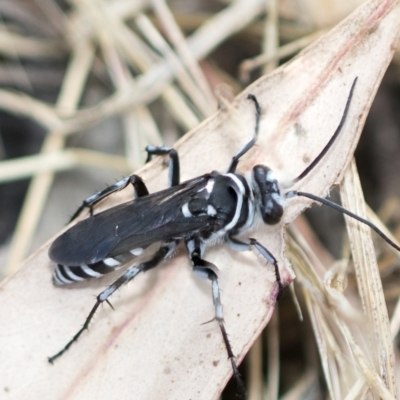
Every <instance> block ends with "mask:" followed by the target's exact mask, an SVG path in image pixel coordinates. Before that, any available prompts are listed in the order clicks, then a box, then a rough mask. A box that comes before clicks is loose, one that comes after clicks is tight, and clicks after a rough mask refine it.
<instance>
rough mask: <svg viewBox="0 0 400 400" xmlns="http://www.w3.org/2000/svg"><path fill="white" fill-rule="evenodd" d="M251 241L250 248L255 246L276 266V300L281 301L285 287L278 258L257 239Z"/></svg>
mask: <svg viewBox="0 0 400 400" xmlns="http://www.w3.org/2000/svg"><path fill="white" fill-rule="evenodd" d="M249 240H250V246H254V247H255V248H256V249H257V251H258V252H259V253H260V254H261V255H262V256H263V257H264V258H265V259H266V260H267V261H268V262H269V263H270V264H272V265H273V266H274V268H275V279H276V283H277V284H278V295H277V296H276V299H277V300H279V299H281V298H282V294H283V285H282V281H281V274H280V273H279V266H278V261H277V260H276V258H275V257H274V256H273V255H272V253H271V252H270V251H268V250H267V249H266V248H265V247H264V246H263V245H262V244H261V243H260V242H258V241H257V240H256V239H252V238H249Z"/></svg>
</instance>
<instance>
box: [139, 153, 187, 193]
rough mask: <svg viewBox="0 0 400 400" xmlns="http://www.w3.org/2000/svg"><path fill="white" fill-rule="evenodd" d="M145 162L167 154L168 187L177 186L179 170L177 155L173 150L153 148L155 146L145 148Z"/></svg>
mask: <svg viewBox="0 0 400 400" xmlns="http://www.w3.org/2000/svg"><path fill="white" fill-rule="evenodd" d="M146 151H147V160H146V162H149V161H150V160H151V156H153V155H157V156H163V155H165V154H169V176H168V185H169V187H172V186H176V185H179V182H180V168H179V155H178V152H177V151H176V150H175V149H172V148H170V147H155V146H147V147H146Z"/></svg>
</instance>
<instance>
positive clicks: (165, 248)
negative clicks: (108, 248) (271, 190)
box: [49, 241, 178, 364]
mask: <svg viewBox="0 0 400 400" xmlns="http://www.w3.org/2000/svg"><path fill="white" fill-rule="evenodd" d="M177 245H178V241H173V242H170V243H165V244H163V245H162V246H161V247H160V249H159V250H158V251H157V252H156V253H155V254H154V255H153V257H152V258H151V259H150V260H148V261H146V262H143V263H141V264H139V265H137V266H132V267H129V268H128V269H127V270H126V271H125V272H124V273H123V274H122V275H121V276H120V277H119V278H118V279H117V280H116V281H115V282H114V283H112V284H111V285H110V286H108V287H107V288H106V289H105V290H103V291H102V292H101V293H100V294H99V295H98V296H97V300H96V304H95V305H94V306H93V308H92V310H91V311H90V313H89V315H88V317H87V318H86V321H85V323H84V324H83V326H82V328H81V329H80V330H79V331H78V332H77V333H76V334H75V336H74V337H73V338H72V339H71V340H70V341H69V342H68V343H67V344H66V345H65V346H64V348H63V349H62V350H60V351H59V352H58V353H57V354H55V355H54V356H52V357H49V363H51V364H53V362H54V360H55V359H56V358H58V357H60V356H62V355H63V354H64V353H65V352H66V351H67V350H68V349H69V348H70V347H71V345H72V344H73V343H74V342H77V341H78V339H79V337H80V336H81V335H82V333H83V332H84V331H85V330H86V329H88V328H89V324H90V322H91V321H92V319H93V316H94V314H95V313H96V311H97V309H98V308H99V306H100V304H102V303H103V302H105V301H106V302H107V303H108V304H109V305H110V306H111V303H110V302H109V301H108V298H109V297H110V296H111V295H112V294H113V293H114V292H115V291H116V290H117V289H119V288H120V287H121V286H123V285H125V284H126V283H128V282H129V281H131V280H132V279H133V278H134V277H135V276H136V275H137V274H139V273H140V272H146V271H148V270H149V269H152V268H155V267H156V266H157V265H158V264H159V263H160V262H161V261H163V260H164V259H165V258H167V257H168V256H169V255H170V254H171V253H172V252H173V251H174V250H175V249H176V247H177ZM111 307H112V306H111Z"/></svg>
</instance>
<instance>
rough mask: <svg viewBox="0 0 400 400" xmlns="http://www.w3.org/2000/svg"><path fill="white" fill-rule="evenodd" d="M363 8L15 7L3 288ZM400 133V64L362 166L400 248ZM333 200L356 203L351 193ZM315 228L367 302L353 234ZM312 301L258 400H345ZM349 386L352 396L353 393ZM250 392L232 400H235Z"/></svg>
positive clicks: (4, 89)
mask: <svg viewBox="0 0 400 400" xmlns="http://www.w3.org/2000/svg"><path fill="white" fill-rule="evenodd" d="M362 2H363V1H361V0H358V1H357V0H324V1H321V0H281V1H278V0H270V1H259V0H248V1H232V2H230V1H228V0H221V1H211V0H210V1H204V0H201V1H199V0H197V1H196V0H185V1H182V0H176V1H169V2H168V3H167V2H166V1H165V0H151V1H150V0H149V1H147V0H114V1H111V0H110V1H105V0H102V1H98V0H82V1H78V0H70V1H54V0H25V1H24V0H2V1H1V2H0V246H1V247H0V261H1V262H0V276H1V277H2V278H4V277H5V276H7V275H9V274H10V273H12V272H13V271H15V270H16V269H17V268H18V265H19V263H20V262H21V261H23V260H24V259H25V258H26V257H27V256H28V255H29V254H30V253H31V252H33V251H34V250H35V249H37V248H38V247H39V246H41V245H42V244H43V243H45V242H46V241H47V240H48V239H50V238H51V237H52V236H53V235H55V234H56V233H57V232H58V231H59V230H60V229H62V228H63V227H64V226H65V224H66V223H67V222H68V220H69V216H70V215H72V214H73V213H74V211H75V210H76V208H77V207H78V206H79V205H80V204H81V202H82V200H83V199H84V198H86V197H88V196H89V195H91V194H92V193H94V192H96V191H99V190H102V189H103V188H104V187H106V186H108V185H109V184H112V183H114V182H115V181H116V180H119V179H121V178H122V177H123V176H126V175H128V174H130V173H132V172H133V171H134V170H136V169H137V168H139V167H140V166H141V165H143V163H144V161H145V152H144V148H145V146H146V145H148V144H154V145H161V144H167V145H172V144H173V143H174V142H175V141H176V140H177V139H178V138H179V137H181V136H182V135H183V134H184V133H185V132H187V131H188V130H190V129H191V128H193V127H195V126H197V125H198V124H199V123H200V122H201V121H202V120H204V119H205V118H206V117H208V116H210V115H212V114H213V113H214V112H216V111H217V109H218V104H219V100H220V99H221V98H225V99H228V100H231V99H233V97H234V96H235V95H236V94H238V93H240V92H241V91H242V90H243V89H244V88H245V87H246V86H247V85H248V84H250V83H251V82H253V81H254V80H255V79H257V78H258V77H260V76H262V75H263V74H265V73H268V72H269V71H272V70H273V69H275V68H276V67H277V66H279V65H280V64H282V63H284V62H286V61H288V60H289V59H290V58H291V57H293V56H295V55H296V54H297V53H298V52H299V51H301V50H302V49H303V48H304V47H306V46H307V45H309V44H310V43H312V42H313V41H315V40H316V39H318V37H320V36H321V35H322V34H324V33H325V32H326V31H327V30H329V29H330V28H331V27H333V26H335V25H336V24H337V23H338V22H340V21H341V20H342V19H343V18H345V17H346V16H347V15H348V14H349V13H350V12H351V11H353V10H354V9H355V8H356V7H357V6H358V5H359V4H361V3H362ZM211 22H212V23H216V25H215V26H216V27H217V28H215V29H213V30H212V31H210V29H207V26H209V24H210V23H211ZM399 126H400V52H399V51H397V52H396V54H395V57H394V59H393V62H392V64H391V66H390V67H389V69H388V71H387V73H386V76H385V77H384V80H383V82H382V85H381V87H380V89H379V91H378V94H377V96H376V99H375V101H374V104H373V106H372V109H371V112H370V114H369V117H368V119H367V123H366V126H365V129H364V132H363V134H362V137H361V140H360V143H359V145H358V148H357V151H356V161H357V166H358V169H359V174H360V178H361V181H362V186H363V190H364V194H365V198H366V202H367V203H368V205H369V206H370V207H371V208H372V209H373V210H374V211H375V212H376V213H377V214H378V216H379V217H380V219H381V221H382V222H383V223H384V224H385V225H386V226H387V227H388V228H389V229H390V231H391V232H392V233H393V235H394V236H395V237H397V238H400V223H399V222H400V202H399V195H400V178H399V174H400V132H399ZM210 169H212V166H211V167H210ZM331 199H333V200H335V201H338V202H340V196H339V194H338V192H337V191H335V190H334V191H333V193H332V195H331ZM305 215H306V219H304V217H301V218H300V219H299V221H297V222H296V224H295V227H296V228H295V229H296V230H298V231H299V232H300V233H301V234H302V235H303V236H304V237H305V238H306V239H307V240H310V242H311V243H312V247H313V249H314V251H315V252H316V253H317V254H320V255H322V259H323V263H324V264H325V265H326V271H327V272H326V273H328V272H332V271H336V270H337V268H339V267H338V266H342V265H345V269H344V270H345V276H346V278H345V281H346V285H345V286H346V287H345V289H346V293H347V296H348V297H351V296H353V295H356V293H357V288H356V282H355V278H354V270H353V268H352V264H351V255H350V254H349V245H348V241H347V235H346V231H345V226H344V221H343V218H342V217H341V216H340V215H338V214H337V213H335V212H334V211H332V212H331V211H330V210H329V209H326V208H322V209H321V207H313V208H312V209H311V210H309V211H307V212H306V213H305ZM294 236H295V235H294ZM376 246H377V254H378V260H379V268H380V273H381V278H382V281H383V289H384V294H385V299H386V302H387V307H388V310H389V316H392V315H394V314H395V313H396V310H397V308H396V305H397V302H398V298H399V294H400V291H399V289H400V285H399V283H398V282H399V279H398V278H399V258H398V257H396V256H394V255H393V254H392V252H390V251H388V250H387V247H386V246H385V245H384V244H382V241H379V240H378V241H377V242H376ZM290 248H291V245H289V250H290ZM289 257H290V256H289ZM291 261H292V263H293V264H294V266H295V264H296V261H295V260H293V259H291ZM340 268H341V267H340ZM296 272H297V271H296ZM325 278H326V275H323V274H322V275H321V276H320V279H321V282H324V279H325ZM296 285H299V288H296V293H297V295H298V300H299V302H300V304H301V308H302V310H303V318H304V321H303V322H300V320H299V315H298V312H297V309H296V307H295V305H294V301H293V297H292V296H291V295H290V294H289V291H287V294H286V295H285V296H284V298H283V300H282V301H281V302H280V304H279V310H277V311H276V313H275V316H274V318H273V320H272V321H271V323H270V325H269V326H268V327H267V330H266V332H265V333H264V334H263V335H262V337H260V339H259V340H258V341H257V343H256V344H255V347H254V348H253V349H252V350H251V351H250V353H249V355H248V356H247V358H246V359H245V361H244V362H243V363H242V365H241V371H242V373H243V375H244V377H245V380H246V385H247V387H249V398H250V399H263V398H274V397H275V398H276V397H279V398H284V399H292V398H307V399H321V398H325V397H329V387H328V386H329V385H327V380H329V379H332V377H330V378H328V377H327V376H326V374H327V372H326V369H324V368H322V367H321V366H320V365H321V364H320V358H319V355H318V351H321V348H320V347H319V346H318V344H317V343H316V340H315V325H313V324H312V323H311V322H310V317H309V316H308V314H307V310H306V307H305V306H304V299H303V295H304V293H303V290H308V289H307V287H306V288H304V287H301V286H302V283H301V282H300V283H295V286H296ZM397 312H398V311H397ZM313 329H314V331H313ZM335 334H337V333H335ZM396 335H397V331H395V334H394V336H396ZM337 340H338V342H340V339H337ZM397 343H398V342H396V351H397ZM336 379H338V380H339V381H338V385H339V386H340V387H341V388H343V389H341V390H342V392H341V393H347V392H346V390H349V388H350V387H351V384H349V383H348V382H347V383H346V382H345V381H346V380H345V379H344V377H343V376H341V375H340V374H338V376H337V377H336ZM234 392H235V388H234V385H233V386H232V385H228V387H227V388H226V390H225V392H224V394H223V396H222V398H223V399H229V398H233V397H232V396H233V395H234ZM358 394H359V395H360V397H357V396H355V397H354V398H363V392H362V393H361V394H360V393H358ZM364 394H365V393H364ZM338 398H340V396H339V397H338ZM343 398H344V397H343Z"/></svg>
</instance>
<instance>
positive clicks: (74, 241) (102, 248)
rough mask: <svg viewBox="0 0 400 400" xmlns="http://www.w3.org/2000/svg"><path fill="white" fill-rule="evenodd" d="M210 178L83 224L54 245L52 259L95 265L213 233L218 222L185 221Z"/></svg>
mask: <svg viewBox="0 0 400 400" xmlns="http://www.w3.org/2000/svg"><path fill="white" fill-rule="evenodd" d="M210 177H211V175H209V174H208V175H203V176H201V177H198V178H195V179H192V180H190V181H186V182H184V183H182V184H180V185H178V186H174V187H171V188H168V189H165V190H162V191H160V192H157V193H154V194H149V195H147V196H143V197H139V198H137V199H135V200H133V201H130V202H127V203H124V204H121V205H119V206H116V207H113V208H110V209H108V210H106V211H104V212H101V213H99V214H96V215H94V216H92V217H90V218H87V219H85V220H83V221H80V222H79V223H77V224H76V225H74V226H72V227H71V228H70V229H69V230H67V231H66V232H65V233H63V234H62V235H61V236H59V237H58V238H57V239H56V240H55V241H54V242H53V244H52V245H51V247H50V249H49V257H50V258H51V259H52V260H53V261H54V262H56V263H57V264H62V265H70V266H79V265H83V264H94V263H96V262H98V261H101V260H104V259H105V258H106V257H109V256H111V257H113V256H115V255H118V254H121V253H123V252H124V251H129V250H133V249H136V248H146V247H147V246H149V245H151V244H152V243H155V242H159V241H164V240H169V239H175V238H182V237H183V236H185V235H186V234H188V233H190V232H196V231H199V230H202V229H212V226H213V224H214V223H215V218H212V217H210V216H208V215H201V216H195V217H191V218H185V217H184V216H183V214H182V212H181V206H182V205H183V204H185V203H186V202H187V201H188V200H189V199H190V198H191V196H193V195H194V194H195V193H197V192H198V191H201V190H202V189H203V188H204V187H205V186H206V185H207V182H208V181H209V179H210Z"/></svg>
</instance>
